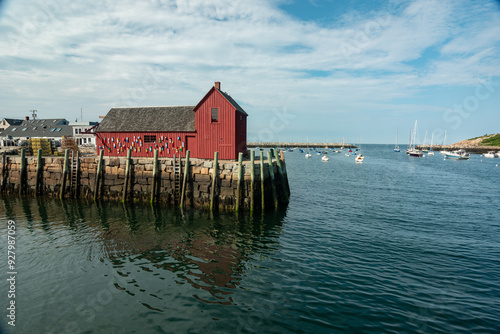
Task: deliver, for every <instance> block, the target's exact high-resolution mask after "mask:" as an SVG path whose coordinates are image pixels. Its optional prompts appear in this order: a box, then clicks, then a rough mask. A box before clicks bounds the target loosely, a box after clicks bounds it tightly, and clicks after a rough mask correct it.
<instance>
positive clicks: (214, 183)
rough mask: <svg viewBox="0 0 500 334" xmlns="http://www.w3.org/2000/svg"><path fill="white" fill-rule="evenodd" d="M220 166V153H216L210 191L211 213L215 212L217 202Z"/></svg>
mask: <svg viewBox="0 0 500 334" xmlns="http://www.w3.org/2000/svg"><path fill="white" fill-rule="evenodd" d="M218 166H219V152H215V153H214V166H213V174H212V189H211V190H210V212H211V213H213V212H214V200H215V187H217V178H218V172H217V169H218Z"/></svg>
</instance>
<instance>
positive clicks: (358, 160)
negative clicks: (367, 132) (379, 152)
mask: <svg viewBox="0 0 500 334" xmlns="http://www.w3.org/2000/svg"><path fill="white" fill-rule="evenodd" d="M364 159H365V157H364V156H363V154H360V155H358V156H357V157H356V162H358V163H361V162H363V160H364Z"/></svg>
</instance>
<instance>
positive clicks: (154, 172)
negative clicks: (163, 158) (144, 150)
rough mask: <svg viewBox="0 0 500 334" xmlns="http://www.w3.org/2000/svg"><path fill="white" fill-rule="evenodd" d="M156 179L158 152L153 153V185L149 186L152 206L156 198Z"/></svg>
mask: <svg viewBox="0 0 500 334" xmlns="http://www.w3.org/2000/svg"><path fill="white" fill-rule="evenodd" d="M157 177H158V150H157V149H155V151H154V160H153V184H152V185H151V205H154V202H155V197H156V179H157Z"/></svg>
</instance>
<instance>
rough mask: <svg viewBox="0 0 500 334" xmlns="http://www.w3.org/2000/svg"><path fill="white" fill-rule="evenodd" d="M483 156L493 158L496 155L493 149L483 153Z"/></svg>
mask: <svg viewBox="0 0 500 334" xmlns="http://www.w3.org/2000/svg"><path fill="white" fill-rule="evenodd" d="M484 157H485V158H495V157H496V155H495V152H494V151H489V152H488V153H485V154H484Z"/></svg>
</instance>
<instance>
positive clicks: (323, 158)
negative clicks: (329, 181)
mask: <svg viewBox="0 0 500 334" xmlns="http://www.w3.org/2000/svg"><path fill="white" fill-rule="evenodd" d="M328 160H330V159H329V158H328V157H327V156H326V155H324V156H322V157H321V161H328Z"/></svg>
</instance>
